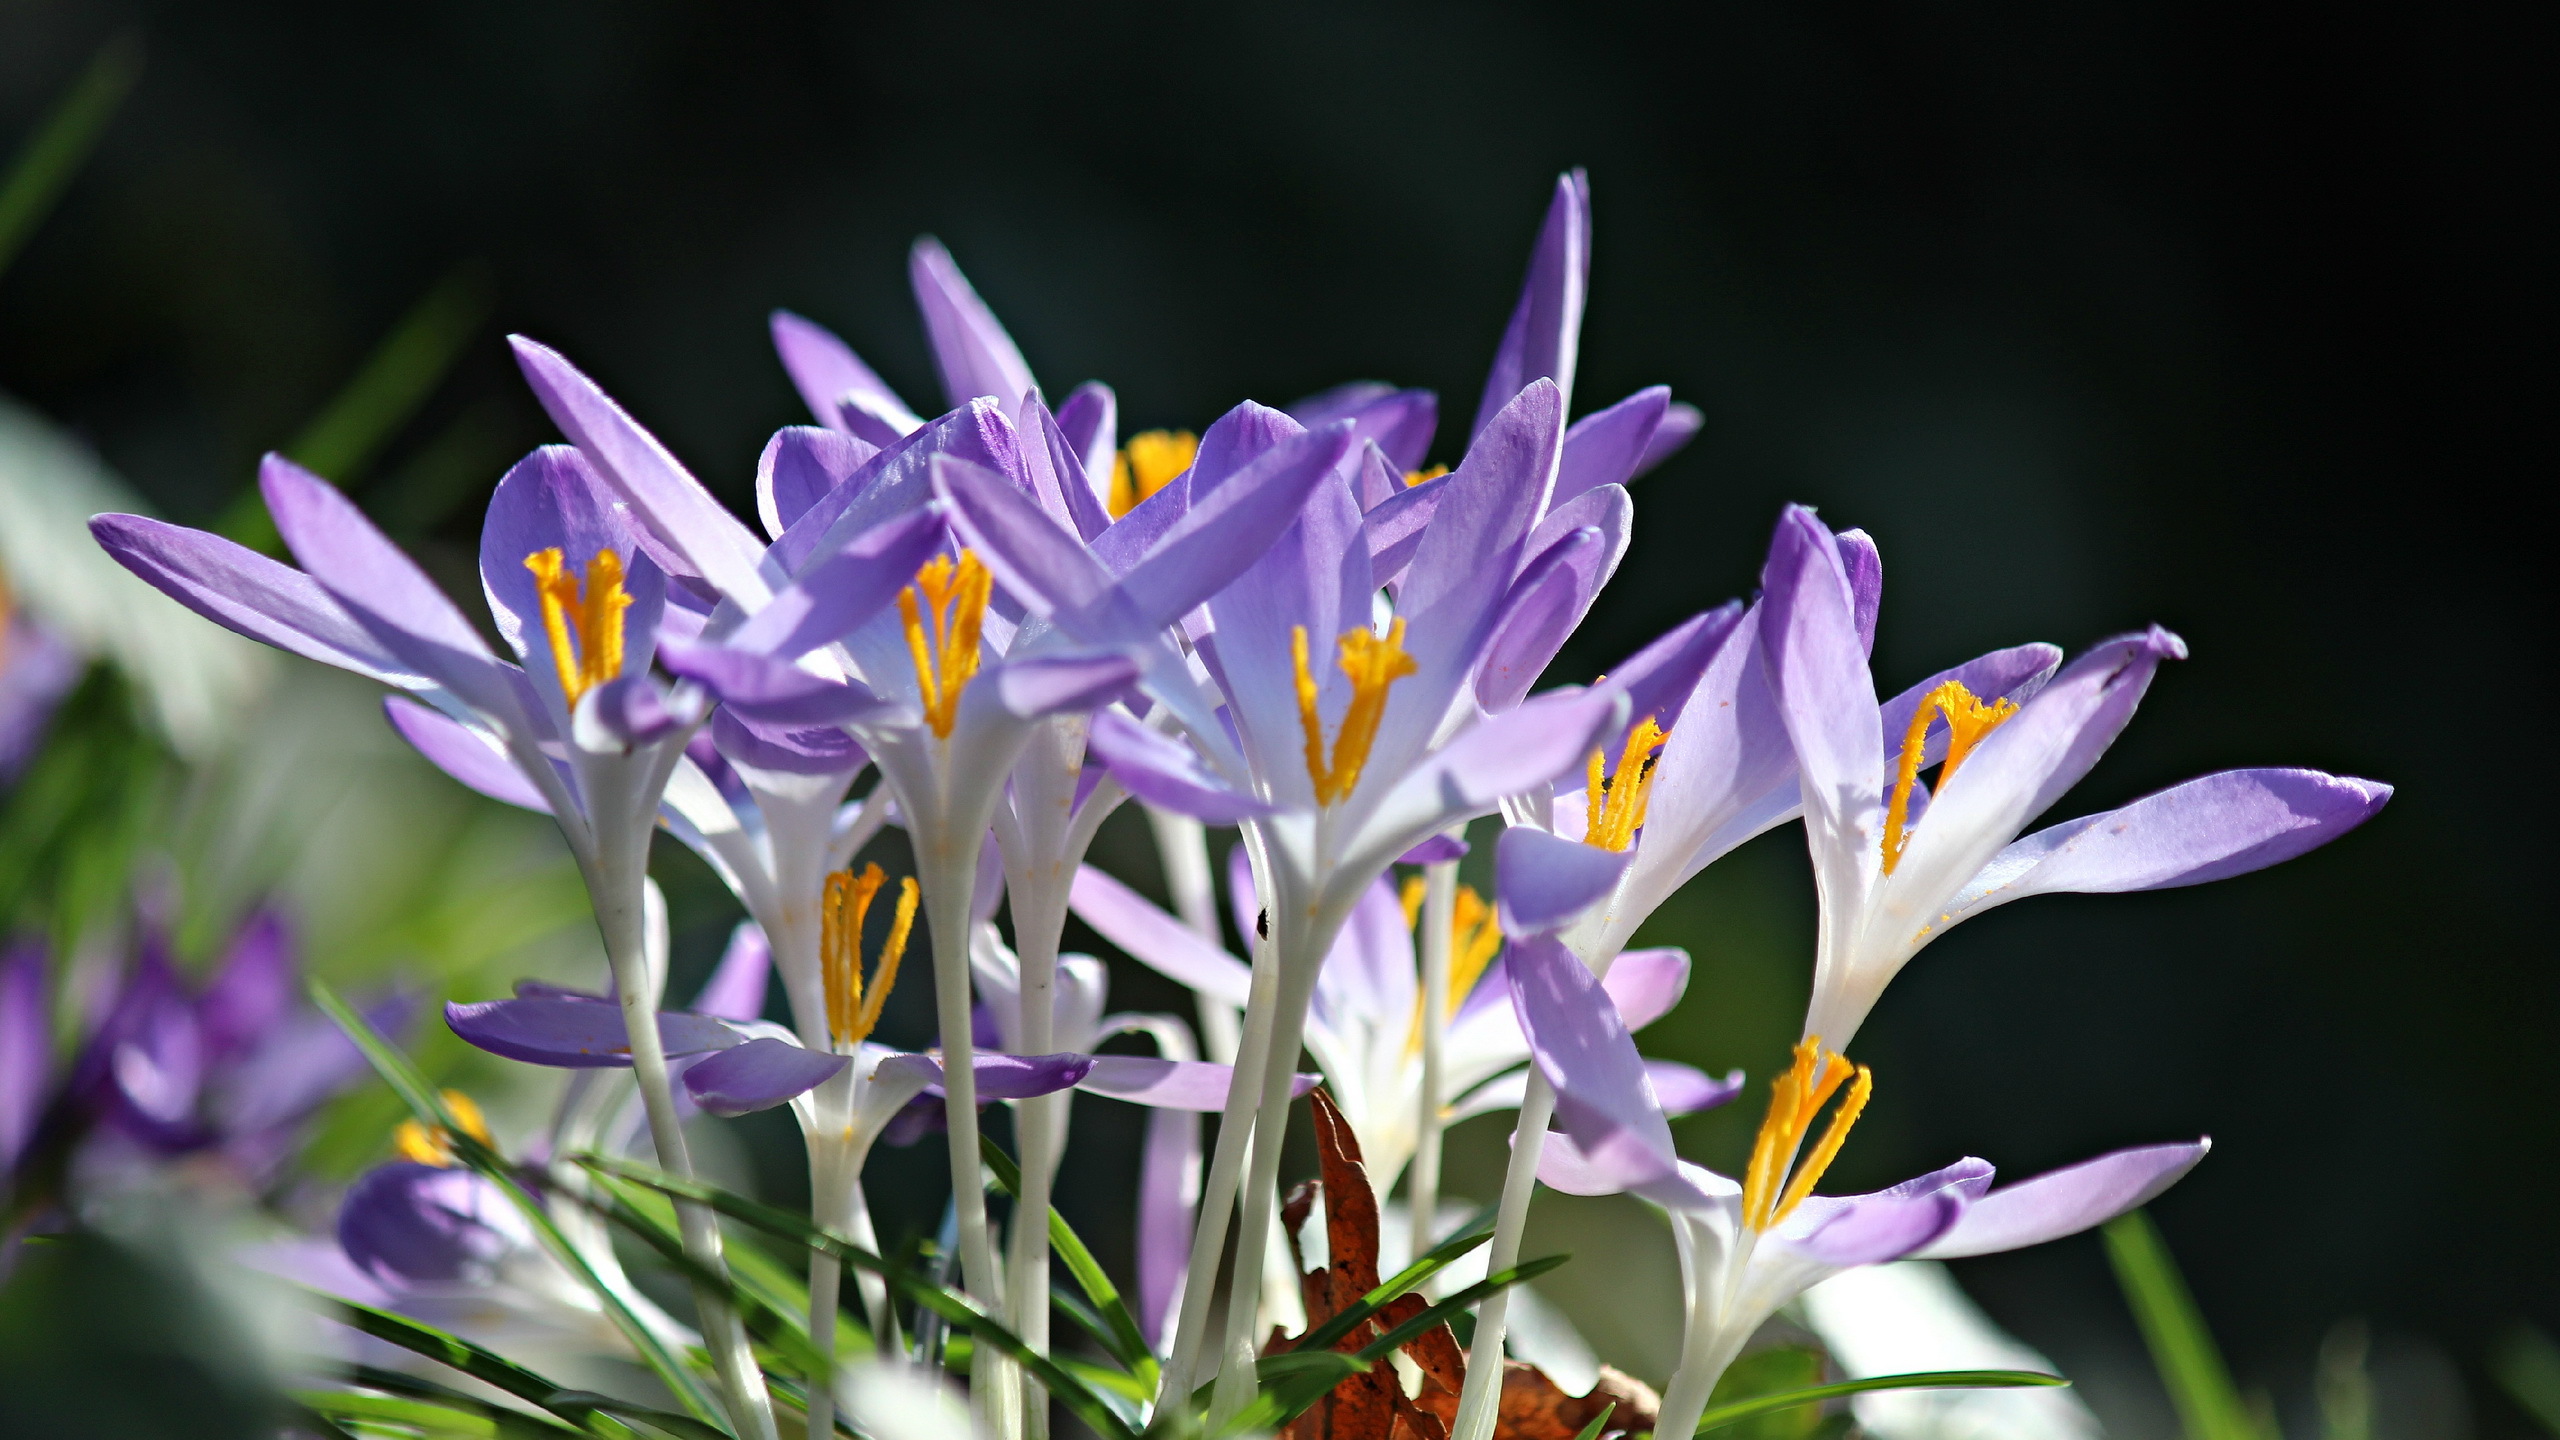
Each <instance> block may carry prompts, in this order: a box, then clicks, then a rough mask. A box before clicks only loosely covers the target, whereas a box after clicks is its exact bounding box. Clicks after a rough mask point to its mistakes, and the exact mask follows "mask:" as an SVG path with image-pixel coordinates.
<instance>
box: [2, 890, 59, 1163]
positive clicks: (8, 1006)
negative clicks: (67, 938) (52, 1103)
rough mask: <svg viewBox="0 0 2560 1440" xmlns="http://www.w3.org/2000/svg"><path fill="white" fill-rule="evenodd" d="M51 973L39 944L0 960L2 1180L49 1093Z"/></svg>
mask: <svg viewBox="0 0 2560 1440" xmlns="http://www.w3.org/2000/svg"><path fill="white" fill-rule="evenodd" d="M50 974H51V966H50V964H49V963H48V962H47V960H46V957H45V951H44V946H43V945H41V944H40V943H38V942H35V941H32V940H21V941H18V942H16V943H15V944H12V945H11V946H10V947H9V949H8V952H7V953H6V955H5V956H0V1175H6V1174H8V1173H9V1172H10V1170H11V1168H12V1167H13V1166H15V1165H16V1164H17V1163H18V1155H19V1153H20V1152H22V1151H24V1150H25V1149H26V1147H27V1142H28V1141H29V1140H30V1139H32V1138H34V1136H35V1131H36V1121H37V1119H38V1118H40V1117H41V1116H42V1115H43V1114H44V1104H45V1097H46V1094H47V1092H48V1091H49V1090H50V1089H51V1088H52V1086H51V1082H52V1079H53V1001H52V994H51V991H52V986H51V984H50V983H49V977H50Z"/></svg>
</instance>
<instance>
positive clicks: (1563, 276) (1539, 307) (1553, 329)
mask: <svg viewBox="0 0 2560 1440" xmlns="http://www.w3.org/2000/svg"><path fill="white" fill-rule="evenodd" d="M1590 278H1591V181H1590V179H1589V177H1587V176H1585V175H1584V174H1583V173H1582V172H1581V171H1579V170H1576V171H1573V172H1571V173H1570V174H1566V175H1560V176H1558V177H1557V178H1556V193H1555V199H1554V200H1553V201H1551V202H1549V204H1548V206H1547V218H1546V223H1545V224H1544V225H1542V226H1541V227H1540V228H1539V230H1538V244H1537V248H1536V249H1535V250H1534V251H1532V252H1531V253H1530V256H1529V278H1528V280H1527V281H1526V283H1524V284H1523V285H1522V286H1521V287H1520V303H1519V304H1518V306H1516V307H1515V308H1514V309H1513V310H1512V312H1511V323H1510V324H1509V325H1508V326H1506V327H1504V329H1503V332H1502V344H1501V347H1500V348H1499V349H1497V350H1496V351H1495V352H1494V357H1493V373H1492V374H1491V375H1488V376H1487V377H1485V382H1484V400H1483V402H1482V403H1481V404H1480V405H1478V406H1477V408H1476V424H1475V431H1474V433H1476V434H1478V435H1481V434H1483V433H1484V430H1485V427H1487V426H1488V425H1490V424H1492V423H1493V417H1494V416H1495V414H1497V413H1498V412H1500V411H1501V409H1502V407H1503V406H1505V405H1507V404H1509V403H1511V397H1512V396H1514V395H1517V394H1519V393H1520V392H1521V390H1523V389H1525V388H1526V387H1527V386H1528V385H1529V384H1530V383H1531V382H1533V381H1535V380H1538V379H1539V378H1541V377H1545V378H1548V379H1552V380H1553V381H1555V384H1556V388H1557V389H1558V390H1559V391H1560V392H1562V393H1563V394H1564V396H1565V397H1567V398H1568V399H1569V398H1571V396H1572V394H1573V372H1574V362H1575V358H1576V355H1577V353H1578V352H1579V350H1580V347H1581V343H1582V303H1583V296H1584V294H1585V293H1586V289H1587V287H1588V285H1589V283H1590Z"/></svg>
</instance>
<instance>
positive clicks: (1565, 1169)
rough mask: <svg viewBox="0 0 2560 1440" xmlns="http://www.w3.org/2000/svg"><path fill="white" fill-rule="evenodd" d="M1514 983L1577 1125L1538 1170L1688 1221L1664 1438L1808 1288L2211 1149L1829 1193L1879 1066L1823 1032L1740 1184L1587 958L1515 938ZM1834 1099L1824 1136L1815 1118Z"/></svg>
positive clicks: (2061, 1226)
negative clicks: (2002, 1177)
mask: <svg viewBox="0 0 2560 1440" xmlns="http://www.w3.org/2000/svg"><path fill="white" fill-rule="evenodd" d="M1510 981H1511V987H1512V1005H1513V1009H1514V1010H1515V1012H1516V1013H1517V1014H1518V1016H1519V1018H1520V1025H1521V1028H1522V1029H1523V1030H1525V1031H1526V1032H1527V1033H1528V1036H1529V1043H1530V1047H1531V1050H1532V1052H1533V1053H1534V1055H1535V1056H1536V1060H1537V1064H1538V1067H1539V1069H1540V1071H1541V1072H1542V1073H1544V1074H1545V1075H1546V1076H1547V1079H1548V1081H1549V1083H1551V1084H1552V1085H1553V1086H1554V1087H1555V1090H1556V1095H1557V1102H1556V1115H1557V1118H1558V1120H1559V1122H1560V1123H1561V1125H1562V1127H1563V1133H1561V1134H1554V1135H1549V1136H1548V1137H1547V1143H1546V1146H1545V1149H1544V1152H1543V1156H1542V1158H1541V1159H1540V1161H1539V1165H1538V1178H1539V1179H1540V1180H1542V1181H1544V1182H1545V1183H1546V1184H1548V1185H1551V1186H1553V1187H1555V1188H1556V1189H1559V1190H1563V1191H1566V1192H1568V1193H1571V1194H1583V1195H1590V1194H1608V1193H1614V1192H1618V1191H1626V1192H1630V1193H1634V1194H1637V1195H1641V1196H1643V1197H1644V1198H1646V1199H1648V1200H1652V1201H1654V1202H1655V1203H1656V1204H1659V1205H1661V1206H1662V1207H1663V1208H1664V1209H1665V1210H1666V1211H1668V1212H1669V1214H1670V1216H1671V1218H1672V1222H1673V1230H1674V1236H1675V1238H1676V1239H1677V1241H1678V1243H1679V1250H1680V1263H1681V1273H1682V1282H1683V1285H1682V1288H1683V1294H1684V1296H1685V1303H1686V1308H1687V1321H1686V1330H1685V1333H1684V1336H1683V1339H1682V1344H1681V1360H1680V1368H1679V1369H1678V1370H1677V1371H1676V1372H1675V1373H1674V1375H1673V1377H1672V1383H1671V1388H1670V1390H1669V1391H1668V1392H1666V1394H1665V1395H1664V1398H1663V1408H1662V1417H1661V1422H1660V1431H1659V1433H1663V1434H1673V1435H1685V1434H1688V1433H1689V1432H1690V1431H1691V1430H1693V1429H1695V1428H1696V1426H1697V1420H1698V1416H1699V1415H1700V1414H1701V1413H1702V1412H1703V1411H1704V1409H1705V1407H1706V1402H1707V1397H1708V1395H1709V1394H1710V1393H1711V1392H1712V1391H1713V1390H1714V1388H1715V1382H1716V1380H1717V1379H1718V1378H1719V1377H1720V1376H1722V1375H1723V1373H1724V1370H1725V1367H1726V1366H1727V1365H1729V1364H1731V1363H1732V1360H1733V1357H1734V1356H1735V1355H1736V1354H1737V1353H1739V1352H1740V1350H1741V1348H1742V1345H1743V1343H1744V1342H1745V1341H1747V1340H1749V1339H1750V1338H1751V1336H1752V1334H1753V1332H1755V1331H1757V1330H1758V1329H1759V1328H1760V1326H1761V1324H1762V1323H1763V1322H1764V1321H1766V1320H1767V1319H1768V1318H1769V1317H1770V1316H1771V1315H1773V1314H1775V1313H1776V1312H1777V1310H1778V1308H1779V1307H1780V1306H1782V1305H1784V1304H1786V1303H1787V1302H1788V1301H1790V1300H1792V1299H1794V1298H1795V1297H1796V1296H1797V1295H1799V1294H1801V1293H1803V1292H1804V1291H1805V1290H1806V1289H1807V1288H1808V1287H1810V1286H1812V1285H1815V1284H1817V1283H1819V1282H1820V1281H1822V1280H1824V1279H1826V1278H1828V1277H1830V1276H1832V1275H1835V1274H1837V1273H1839V1272H1840V1271H1842V1270H1846V1269H1850V1268H1852V1267H1855V1266H1860V1265H1874V1264H1879V1263H1882V1262H1884V1261H1888V1260H1898V1259H1901V1258H1903V1257H1905V1256H1915V1255H1916V1256H1920V1257H1922V1258H1936V1259H1950V1258H1955V1257H1960V1256H1967V1255H1987V1254H1992V1253H1995V1252H1998V1251H2003V1250H2015V1249H2019V1248H2022V1247H2024V1246H2028V1245H2035V1244H2040V1243H2042V1242H2044V1241H2046V1240H2053V1239H2059V1238H2060V1237H2062V1236H2065V1235H2072V1234H2077V1233H2078V1232H2080V1231H2082V1230H2085V1229H2087V1228H2089V1227H2090V1226H2093V1225H2097V1224H2099V1223H2101V1222H2103V1221H2106V1220H2108V1219H2111V1218H2113V1217H2114V1216H2116V1215H2119V1214H2122V1213H2123V1212H2125V1211H2127V1210H2130V1209H2132V1208H2134V1207H2135V1206H2137V1205H2141V1204H2143V1203H2145V1202H2147V1201H2148V1200H2150V1199H2151V1198H2152V1197H2154V1196H2156V1195H2158V1194H2159V1193H2160V1192H2161V1191H2163V1190H2166V1189H2167V1188H2168V1187H2169V1186H2170V1185H2172V1184H2174V1183H2176V1181H2177V1180H2178V1178H2179V1177H2180V1176H2182V1175H2184V1174H2185V1173H2186V1172H2187V1171H2188V1170H2189V1169H2191V1168H2192V1167H2193V1166H2194V1165H2195V1163H2196V1162H2197V1161H2198V1160H2201V1159H2203V1158H2204V1154H2205V1151H2206V1150H2207V1149H2208V1148H2210V1147H2209V1142H2207V1141H2203V1140H2198V1141H2195V1142H2193V1143H2189V1144H2173V1145H2149V1146H2140V1147H2135V1148H2131V1149H2125V1150H2117V1151H2113V1152H2110V1153H2109V1154H2106V1155H2102V1156H2099V1157H2098V1158H2096V1159H2094V1160H2088V1161H2084V1162H2082V1163H2080V1164H2078V1165H2073V1166H2069V1167H2066V1168H2064V1169H2060V1170H2055V1171H2050V1172H2048V1173H2046V1174H2043V1175H2039V1176H2036V1177H2035V1178H2033V1179H2030V1180H2025V1181H2021V1182H2019V1183H2017V1184H2014V1185H2008V1186H2004V1187H2002V1188H2000V1189H1996V1190H1995V1189H1993V1188H1992V1178H1993V1170H1992V1167H1991V1165H1990V1164H1989V1163H1987V1162H1985V1161H1982V1160H1976V1159H1971V1158H1967V1159H1963V1160H1959V1161H1957V1162H1956V1163H1954V1164H1953V1165H1949V1166H1947V1167H1945V1168H1943V1169H1940V1170H1936V1171H1932V1172H1930V1173H1929V1174H1926V1175H1922V1176H1919V1177H1916V1178H1914V1179H1911V1180H1907V1181H1904V1182H1903V1183H1902V1184H1899V1185H1896V1186H1893V1187H1891V1188H1889V1189H1885V1190H1879V1191H1876V1192H1873V1193H1871V1194H1866V1195H1851V1196H1828V1195H1816V1194H1814V1193H1813V1189H1814V1186H1815V1185H1816V1184H1818V1183H1819V1182H1820V1180H1821V1178H1822V1175H1823V1173H1824V1171H1825V1170H1826V1169H1828V1168H1829V1166H1830V1164H1831V1162H1832V1160H1833V1159H1834V1158H1835V1157H1837V1156H1838V1154H1839V1153H1840V1148H1841V1145H1842V1143H1843V1142H1844V1141H1845V1140H1846V1139H1847V1138H1848V1134H1849V1131H1850V1129H1851V1127H1852V1126H1854V1125H1855V1124H1856V1123H1857V1118H1858V1115H1859V1113H1860V1112H1861V1111H1862V1110H1863V1109H1864V1108H1865V1105H1866V1102H1867V1097H1868V1095H1869V1093H1870V1092H1871V1089H1872V1086H1873V1078H1872V1076H1871V1075H1870V1074H1869V1072H1868V1070H1867V1069H1866V1067H1864V1066H1859V1065H1852V1064H1850V1063H1849V1062H1848V1060H1846V1059H1845V1058H1844V1057H1842V1056H1841V1055H1840V1054H1839V1053H1838V1052H1836V1051H1832V1050H1829V1049H1827V1048H1825V1047H1824V1046H1823V1045H1822V1044H1821V1042H1819V1041H1817V1040H1807V1041H1805V1042H1804V1043H1803V1044H1802V1045H1801V1046H1799V1047H1798V1048H1797V1051H1796V1055H1795V1061H1794V1064H1793V1065H1792V1066H1791V1067H1790V1069H1789V1070H1788V1071H1787V1073H1786V1074H1785V1075H1783V1076H1781V1077H1779V1079H1778V1080H1777V1082H1776V1084H1775V1087H1774V1090H1773V1093H1772V1096H1771V1100H1770V1105H1769V1113H1768V1116H1767V1118H1766V1119H1765V1120H1764V1121H1763V1122H1762V1125H1761V1127H1760V1132H1759V1136H1758V1139H1757V1140H1756V1141H1755V1142H1754V1144H1753V1146H1752V1153H1751V1164H1750V1168H1749V1169H1748V1171H1747V1172H1746V1173H1745V1174H1744V1176H1743V1178H1742V1180H1741V1181H1740V1182H1739V1183H1737V1182H1735V1181H1732V1180H1729V1179H1727V1178H1725V1177H1724V1176H1721V1175H1718V1174H1715V1173H1714V1172H1712V1171H1709V1170H1707V1169H1705V1168H1704V1167H1702V1166H1698V1165H1694V1164H1690V1163H1688V1162H1686V1161H1683V1160H1681V1159H1680V1158H1679V1157H1678V1155H1677V1154H1676V1153H1674V1151H1673V1150H1672V1146H1671V1130H1670V1126H1669V1124H1668V1122H1667V1120H1666V1119H1665V1117H1664V1114H1663V1111H1662V1107H1661V1105H1660V1104H1659V1102H1658V1101H1657V1100H1656V1099H1655V1097H1654V1095H1653V1094H1652V1093H1651V1090H1650V1087H1649V1085H1648V1084H1647V1081H1646V1078H1645V1072H1644V1068H1643V1064H1642V1062H1641V1060H1640V1059H1639V1058H1638V1056H1637V1054H1636V1049H1635V1042H1634V1040H1633V1038H1632V1037H1630V1036H1629V1035H1628V1033H1627V1030H1626V1027H1625V1026H1624V1025H1623V1024H1621V1023H1619V1021H1618V1019H1617V1014H1616V1008H1615V1007H1614V1006H1612V1005H1609V1004H1608V1003H1606V1000H1605V992H1603V991H1602V990H1601V989H1600V987H1599V983H1598V982H1597V981H1596V980H1595V979H1594V978H1593V977H1592V975H1591V972H1590V971H1589V970H1588V969H1586V968H1585V967H1584V966H1583V965H1582V963H1581V962H1580V961H1578V960H1576V959H1575V958H1574V957H1573V955H1572V954H1571V952H1569V951H1567V950H1566V949H1565V948H1564V946H1563V945H1562V944H1560V943H1557V942H1555V941H1554V940H1552V939H1543V940H1540V941H1536V942H1530V943H1524V944H1519V945H1516V946H1514V948H1513V952H1512V957H1511V966H1510ZM1835 1096H1837V1097H1839V1105H1838V1107H1837V1109H1836V1110H1835V1111H1834V1113H1833V1115H1832V1118H1831V1120H1830V1123H1829V1124H1828V1126H1826V1127H1825V1128H1824V1129H1823V1131H1822V1133H1821V1135H1820V1137H1819V1138H1818V1139H1817V1138H1816V1137H1815V1136H1814V1134H1813V1130H1814V1125H1815V1122H1816V1121H1817V1120H1819V1119H1820V1117H1821V1114H1822V1111H1823V1108H1824V1106H1825V1105H1826V1104H1827V1103H1829V1102H1830V1101H1831V1100H1832V1099H1833V1098H1834V1097H1835ZM1808 1141H1810V1142H1812V1143H1811V1145H1810V1148H1808V1146H1807V1142H1808Z"/></svg>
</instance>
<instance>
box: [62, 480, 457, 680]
mask: <svg viewBox="0 0 2560 1440" xmlns="http://www.w3.org/2000/svg"><path fill="white" fill-rule="evenodd" d="M89 533H90V534H91V535H93V536H95V537H96V538H97V541H98V545H99V547H100V548H101V549H104V550H105V551H106V552H107V553H108V554H109V555H112V556H114V557H115V559H116V563H118V564H120V565H122V566H124V568H126V569H127V570H130V571H132V572H133V573H134V574H136V575H139V576H141V577H142V578H143V579H144V580H146V581H149V582H150V584H151V586H152V587H153V588H154V589H156V590H158V591H160V593H162V594H164V595H166V596H168V597H169V598H170V599H172V600H175V601H177V602H178V603H179V604H181V605H184V606H186V607H187V608H188V609H190V610H193V611H194V612H196V613H197V614H199V615H201V616H203V617H204V618H206V619H207V620H210V621H212V622H213V623H215V624H216V625H220V626H222V627H223V628H225V629H227V630H233V631H237V632H238V633H240V634H242V635H246V636H248V637H249V638H250V639H252V640H257V641H261V642H263V643H265V644H268V645H273V646H275V647H276V648H277V649H279V650H285V651H290V652H292V653H293V654H296V655H300V656H302V657H303V658H305V659H308V660H317V661H319V662H320V663H321V664H323V665H334V666H336V667H338V668H339V669H341V670H352V671H354V672H355V673H356V674H358V675H362V676H364V677H366V678H367V679H371V680H378V681H381V682H382V683H383V684H385V685H397V686H399V687H400V688H402V689H404V690H416V689H420V688H422V687H424V686H426V685H428V684H430V683H433V682H431V681H430V680H429V679H428V678H427V676H426V674H425V672H424V671H422V670H420V669H419V668H418V667H417V666H415V665H412V664H410V663H409V662H408V661H407V660H404V659H402V658H400V657H399V656H396V655H394V654H392V653H391V651H390V650H389V649H387V648H385V647H384V645H383V644H382V642H381V641H380V640H378V639H376V638H374V635H373V633H372V632H371V631H369V630H367V629H366V628H365V627H364V626H363V625H362V624H360V623H358V622H357V620H356V618H355V617H354V616H352V615H350V614H348V613H347V609H346V607H345V606H344V605H341V604H339V603H338V600H337V597H335V596H333V595H331V594H330V593H329V592H328V591H327V590H326V589H324V588H322V587H321V585H320V583H319V582H318V581H316V580H314V579H312V578H311V577H310V576H308V575H305V574H303V573H302V572H301V571H299V570H296V569H294V568H293V567H291V566H289V565H283V564H279V563H278V562H276V561H274V560H270V559H268V558H267V557H266V556H264V555H261V554H259V553H258V552H257V551H255V550H251V549H249V548H248V547H247V546H244V545H238V544H235V543H233V542H231V541H229V540H225V539H223V538H222V537H221V536H219V535H208V534H206V533H205V532H204V531H201V530H189V529H187V528H186V527H184V526H182V525H171V524H169V523H167V522H166V521H162V520H153V519H150V518H148V517H145V516H141V515H99V516H95V517H93V518H92V519H91V520H90V521H89Z"/></svg>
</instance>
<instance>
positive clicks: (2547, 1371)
mask: <svg viewBox="0 0 2560 1440" xmlns="http://www.w3.org/2000/svg"><path fill="white" fill-rule="evenodd" d="M2489 1373H2490V1374H2492V1375H2495V1376H2496V1377H2498V1385H2499V1387H2500V1388H2502V1389H2504V1390H2505V1391H2506V1392H2507V1398H2508V1399H2510V1400H2513V1401H2515V1402H2516V1404H2517V1405H2519V1406H2521V1407H2522V1408H2523V1409H2524V1411H2525V1413H2526V1414H2529V1415H2531V1416H2532V1417H2533V1418H2534V1419H2536V1420H2539V1421H2541V1422H2542V1428H2543V1429H2545V1430H2548V1431H2550V1432H2551V1433H2552V1434H2553V1435H2555V1436H2560V1345H2555V1344H2553V1343H2552V1340H2551V1337H2550V1336H2548V1335H2545V1334H2543V1333H2542V1332H2541V1331H2540V1330H2537V1329H2535V1328H2534V1327H2533V1326H2531V1325H2518V1326H2517V1327H2516V1328H2515V1329H2513V1330H2510V1331H2508V1332H2507V1337H2506V1338H2505V1339H2504V1340H2501V1341H2499V1342H2498V1348H2497V1349H2495V1350H2493V1351H2491V1352H2490V1354H2489Z"/></svg>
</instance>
